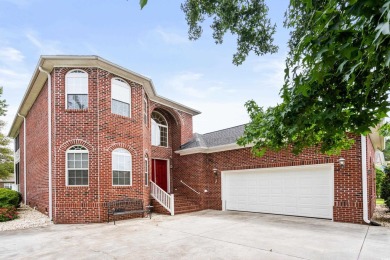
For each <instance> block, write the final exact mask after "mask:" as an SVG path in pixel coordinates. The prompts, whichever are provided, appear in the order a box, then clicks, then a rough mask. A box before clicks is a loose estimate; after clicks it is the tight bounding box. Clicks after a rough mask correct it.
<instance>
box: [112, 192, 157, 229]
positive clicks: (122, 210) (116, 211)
mask: <svg viewBox="0 0 390 260" xmlns="http://www.w3.org/2000/svg"><path fill="white" fill-rule="evenodd" d="M152 208H153V206H150V205H149V206H146V207H144V201H143V200H141V199H134V198H127V197H125V198H123V199H120V200H114V201H110V202H107V217H108V220H107V222H108V223H110V215H111V216H112V218H113V219H114V225H115V216H118V215H127V214H140V213H142V217H144V214H145V213H147V214H149V218H152V210H151V209H152Z"/></svg>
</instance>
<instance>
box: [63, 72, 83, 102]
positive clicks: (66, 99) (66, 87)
mask: <svg viewBox="0 0 390 260" xmlns="http://www.w3.org/2000/svg"><path fill="white" fill-rule="evenodd" d="M73 71H82V72H84V73H85V74H86V75H87V80H88V84H87V90H88V91H87V108H85V109H75V108H68V86H67V81H68V80H67V78H68V75H69V74H71V73H72V72H73ZM70 95H72V94H70ZM88 108H89V75H88V73H87V72H86V71H84V70H81V69H74V70H70V71H68V72H67V73H66V74H65V109H70V110H86V109H88Z"/></svg>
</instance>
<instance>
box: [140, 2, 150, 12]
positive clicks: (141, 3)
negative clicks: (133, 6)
mask: <svg viewBox="0 0 390 260" xmlns="http://www.w3.org/2000/svg"><path fill="white" fill-rule="evenodd" d="M147 3H148V0H140V1H139V5H140V6H141V10H142V9H143V8H144V6H145V5H146V4H147Z"/></svg>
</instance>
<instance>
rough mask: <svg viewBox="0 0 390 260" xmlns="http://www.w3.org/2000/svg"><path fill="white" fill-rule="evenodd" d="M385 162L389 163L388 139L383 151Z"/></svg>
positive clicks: (389, 145)
mask: <svg viewBox="0 0 390 260" xmlns="http://www.w3.org/2000/svg"><path fill="white" fill-rule="evenodd" d="M383 155H384V157H385V161H390V139H387V140H386V144H385V149H384V150H383Z"/></svg>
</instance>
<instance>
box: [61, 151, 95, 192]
mask: <svg viewBox="0 0 390 260" xmlns="http://www.w3.org/2000/svg"><path fill="white" fill-rule="evenodd" d="M88 169H89V167H88V150H87V148H85V147H84V146H81V145H75V146H72V147H70V148H69V149H68V150H67V151H66V174H67V178H66V184H67V185H69V186H88V183H89V181H88V179H89V178H88Z"/></svg>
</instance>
